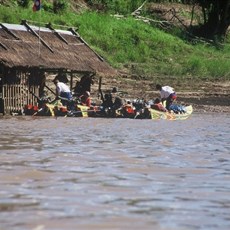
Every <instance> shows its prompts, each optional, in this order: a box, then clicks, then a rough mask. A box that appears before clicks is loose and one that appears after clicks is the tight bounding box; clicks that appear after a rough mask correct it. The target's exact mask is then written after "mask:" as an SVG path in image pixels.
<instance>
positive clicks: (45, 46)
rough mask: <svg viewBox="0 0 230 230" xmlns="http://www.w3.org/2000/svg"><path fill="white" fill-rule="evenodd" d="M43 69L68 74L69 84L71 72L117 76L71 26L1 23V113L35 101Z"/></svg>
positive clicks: (42, 76)
mask: <svg viewBox="0 0 230 230" xmlns="http://www.w3.org/2000/svg"><path fill="white" fill-rule="evenodd" d="M46 72H51V73H60V72H62V73H63V72H64V73H68V74H69V75H70V76H71V80H70V83H71V84H72V76H73V74H82V75H84V74H94V75H97V76H107V77H109V76H114V75H116V70H115V69H113V68H112V67H111V66H110V65H109V64H108V63H106V61H105V60H104V59H103V58H102V57H101V56H100V55H98V54H97V53H96V52H95V51H94V50H93V49H91V48H90V46H89V45H88V44H87V43H86V42H85V41H84V40H83V39H82V38H81V36H80V35H79V34H78V33H77V32H76V31H75V30H74V29H72V28H70V29H69V30H55V29H53V28H52V26H51V25H50V24H47V26H46V27H42V28H41V27H37V26H31V25H29V24H28V23H27V22H26V21H22V23H21V25H15V24H7V23H0V113H3V114H5V113H11V112H12V111H18V110H21V109H22V107H23V105H24V104H25V103H33V104H34V103H37V102H36V97H34V95H37V96H38V97H39V95H40V92H41V88H42V84H44V75H45V74H44V73H46ZM71 87H72V85H71ZM31 92H32V95H31ZM22 98H23V99H22Z"/></svg>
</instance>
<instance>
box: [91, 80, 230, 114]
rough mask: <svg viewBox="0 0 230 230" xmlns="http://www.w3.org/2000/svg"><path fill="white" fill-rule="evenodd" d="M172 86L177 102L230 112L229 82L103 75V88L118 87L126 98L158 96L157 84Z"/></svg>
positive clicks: (205, 110) (197, 108)
mask: <svg viewBox="0 0 230 230" xmlns="http://www.w3.org/2000/svg"><path fill="white" fill-rule="evenodd" d="M156 83H160V84H162V85H170V86H172V87H174V88H175V90H176V92H177V95H178V99H177V102H178V103H180V104H184V105H189V104H191V105H192V106H193V107H194V111H196V112H230V97H229V96H230V81H229V80H225V81H221V82H220V81H212V82H211V81H199V80H196V79H195V80H194V79H190V80H189V79H186V80H184V81H183V80H181V79H179V80H177V79H162V78H156V79H154V80H152V81H150V80H141V79H137V77H134V76H133V77H117V78H103V81H102V90H103V92H108V91H109V90H110V89H111V88H112V87H113V86H116V87H118V90H119V93H120V95H121V96H122V97H123V98H125V99H130V100H132V99H137V98H143V99H146V100H150V99H154V98H156V97H159V92H158V91H156V89H155V85H156ZM92 88H93V92H92V93H93V94H92V96H96V94H95V92H96V89H97V86H93V87H92Z"/></svg>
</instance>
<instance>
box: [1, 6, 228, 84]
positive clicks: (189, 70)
mask: <svg viewBox="0 0 230 230" xmlns="http://www.w3.org/2000/svg"><path fill="white" fill-rule="evenodd" d="M22 19H26V20H29V23H33V24H36V23H35V22H37V24H38V22H40V25H41V26H45V24H46V23H48V22H51V23H52V24H53V26H54V27H56V26H57V25H59V28H60V26H64V27H61V28H62V29H67V28H69V27H77V28H79V30H78V31H79V33H80V35H81V36H82V37H83V38H84V39H85V40H86V41H87V42H88V43H89V44H90V45H91V47H92V48H93V49H94V50H96V51H97V52H98V53H99V54H100V55H102V56H103V57H104V58H105V59H106V60H107V61H108V62H109V63H110V64H111V65H112V66H113V67H115V68H119V69H123V68H125V69H128V70H129V71H130V73H131V74H135V75H137V76H140V77H142V78H143V77H144V78H147V79H151V78H152V77H154V76H174V77H175V76H176V77H179V78H183V79H184V78H187V77H189V78H191V77H192V78H196V79H204V78H205V79H207V80H214V79H223V80H226V79H227V80H228V79H230V42H227V43H226V44H225V46H224V47H222V48H221V49H218V48H216V47H213V46H210V45H208V44H205V43H197V44H195V45H192V44H189V43H187V42H186V41H184V40H182V39H180V38H178V37H177V36H175V35H171V34H168V33H165V32H163V31H161V30H159V29H157V28H156V27H153V26H150V25H148V24H146V23H144V22H141V21H136V20H134V18H131V17H130V18H124V19H119V20H118V19H116V18H115V17H113V16H110V15H108V14H99V13H96V12H82V13H79V14H75V13H72V12H67V13H64V14H61V15H56V14H53V13H49V12H45V11H44V10H42V11H39V12H36V13H34V12H32V9H24V8H20V7H17V8H15V9H14V12H13V13H12V8H9V7H4V6H0V22H6V23H15V24H20V23H21V20H22ZM31 21H33V22H31Z"/></svg>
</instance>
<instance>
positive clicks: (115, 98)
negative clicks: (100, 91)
mask: <svg viewBox="0 0 230 230" xmlns="http://www.w3.org/2000/svg"><path fill="white" fill-rule="evenodd" d="M117 92H118V91H117V88H116V87H113V89H112V92H111V95H112V102H113V104H112V109H113V110H114V111H115V110H117V109H119V108H121V107H122V105H123V101H122V99H121V97H120V96H118V94H117Z"/></svg>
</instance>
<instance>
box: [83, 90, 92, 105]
mask: <svg viewBox="0 0 230 230" xmlns="http://www.w3.org/2000/svg"><path fill="white" fill-rule="evenodd" d="M80 100H81V104H82V105H85V106H88V107H90V106H91V98H90V92H89V91H85V92H84V94H83V95H81V96H80Z"/></svg>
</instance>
